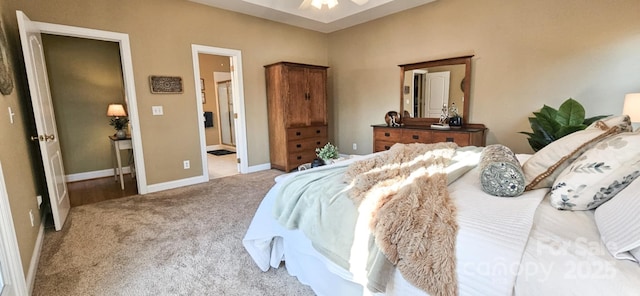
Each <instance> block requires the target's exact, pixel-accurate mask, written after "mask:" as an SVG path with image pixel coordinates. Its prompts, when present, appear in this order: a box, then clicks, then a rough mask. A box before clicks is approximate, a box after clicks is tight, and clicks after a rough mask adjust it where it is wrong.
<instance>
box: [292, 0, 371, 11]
mask: <svg viewBox="0 0 640 296" xmlns="http://www.w3.org/2000/svg"><path fill="white" fill-rule="evenodd" d="M367 1H368V0H367ZM309 6H311V0H304V1H302V3H301V4H300V6H299V7H298V9H307V8H309Z"/></svg>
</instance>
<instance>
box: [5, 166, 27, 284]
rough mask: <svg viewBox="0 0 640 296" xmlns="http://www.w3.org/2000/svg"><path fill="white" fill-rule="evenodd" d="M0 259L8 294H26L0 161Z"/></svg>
mask: <svg viewBox="0 0 640 296" xmlns="http://www.w3.org/2000/svg"><path fill="white" fill-rule="evenodd" d="M0 261H1V262H2V263H3V264H2V270H0V273H2V275H3V276H4V277H3V278H4V281H5V283H4V284H5V288H7V289H12V290H10V292H13V294H8V295H28V294H29V291H28V289H27V282H26V279H25V277H24V270H23V269H22V260H20V251H19V249H18V239H17V237H16V231H15V228H14V225H13V218H12V216H11V209H10V205H9V194H8V193H7V186H6V184H5V182H4V173H3V171H2V163H0Z"/></svg>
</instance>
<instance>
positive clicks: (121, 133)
mask: <svg viewBox="0 0 640 296" xmlns="http://www.w3.org/2000/svg"><path fill="white" fill-rule="evenodd" d="M126 137H127V133H125V132H124V130H118V131H116V138H118V139H120V140H122V139H125V138H126Z"/></svg>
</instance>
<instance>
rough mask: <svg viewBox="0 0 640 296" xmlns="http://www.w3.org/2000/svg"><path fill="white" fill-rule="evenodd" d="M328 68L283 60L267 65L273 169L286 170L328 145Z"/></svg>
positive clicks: (306, 161)
mask: <svg viewBox="0 0 640 296" xmlns="http://www.w3.org/2000/svg"><path fill="white" fill-rule="evenodd" d="M327 68H328V67H325V66H315V65H305V64H298V63H290V62H280V63H275V64H271V65H266V66H265V73H266V81H267V109H268V113H269V156H270V157H271V168H274V169H279V170H283V171H286V172H289V171H291V170H292V169H295V168H297V167H298V166H299V165H301V164H304V163H308V162H311V161H313V159H314V158H316V152H315V149H316V148H318V147H322V146H324V145H325V144H327V141H328V136H327V89H326V85H327Z"/></svg>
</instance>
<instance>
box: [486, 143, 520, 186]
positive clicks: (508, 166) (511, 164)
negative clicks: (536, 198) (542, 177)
mask: <svg viewBox="0 0 640 296" xmlns="http://www.w3.org/2000/svg"><path fill="white" fill-rule="evenodd" d="M478 167H479V169H480V183H481V184H482V190H483V191H484V192H486V193H489V194H491V195H495V196H503V197H514V196H518V195H520V194H522V192H523V191H524V188H525V185H526V184H525V178H524V173H523V172H522V167H521V166H520V162H519V161H518V159H517V158H516V156H515V154H513V152H512V151H511V149H509V147H507V146H504V145H500V144H495V145H489V146H487V147H485V148H484V150H482V153H481V154H480V164H479V165H478Z"/></svg>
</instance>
